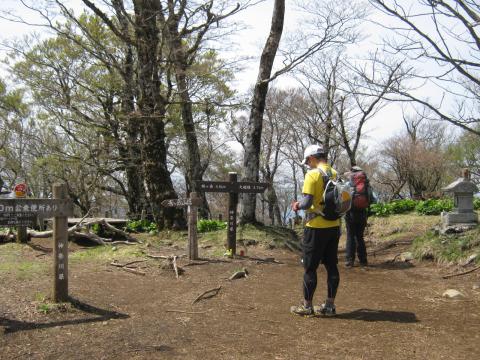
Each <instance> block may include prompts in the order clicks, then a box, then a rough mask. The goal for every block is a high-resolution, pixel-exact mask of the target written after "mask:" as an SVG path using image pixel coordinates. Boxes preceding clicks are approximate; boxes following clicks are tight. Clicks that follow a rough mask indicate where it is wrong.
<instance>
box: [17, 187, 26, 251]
mask: <svg viewBox="0 0 480 360" xmlns="http://www.w3.org/2000/svg"><path fill="white" fill-rule="evenodd" d="M25 196H26V194H25V195H23V196H22V197H23V198H24V197H25ZM15 197H16V198H19V196H18V195H17V192H16V191H15ZM27 241H28V236H27V227H26V226H17V243H19V244H26V243H27Z"/></svg>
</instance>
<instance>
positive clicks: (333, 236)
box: [303, 226, 340, 270]
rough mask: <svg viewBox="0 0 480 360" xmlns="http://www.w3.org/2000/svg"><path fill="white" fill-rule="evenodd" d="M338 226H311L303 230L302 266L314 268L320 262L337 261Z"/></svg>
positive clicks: (326, 263)
mask: <svg viewBox="0 0 480 360" xmlns="http://www.w3.org/2000/svg"><path fill="white" fill-rule="evenodd" d="M339 239H340V227H339V226H335V227H330V228H311V227H305V230H304V231H303V266H304V268H305V269H312V270H314V269H315V270H316V269H317V268H318V265H319V264H320V262H322V263H323V264H325V265H329V264H332V265H333V264H337V263H338V240H339Z"/></svg>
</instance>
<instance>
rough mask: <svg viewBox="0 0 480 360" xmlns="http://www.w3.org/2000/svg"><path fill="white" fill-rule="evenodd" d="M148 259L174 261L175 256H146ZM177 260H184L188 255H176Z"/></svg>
mask: <svg viewBox="0 0 480 360" xmlns="http://www.w3.org/2000/svg"><path fill="white" fill-rule="evenodd" d="M145 256H146V257H149V258H152V259H166V260H171V259H173V256H174V255H168V256H166V255H153V254H145ZM175 256H176V257H177V258H183V257H186V256H187V255H186V254H182V255H175Z"/></svg>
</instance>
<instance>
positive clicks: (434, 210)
mask: <svg viewBox="0 0 480 360" xmlns="http://www.w3.org/2000/svg"><path fill="white" fill-rule="evenodd" d="M452 209H453V201H452V200H451V199H428V200H425V201H419V202H418V204H417V206H416V207H415V210H416V211H417V212H418V213H419V214H422V215H439V214H440V213H441V212H442V211H450V210H452Z"/></svg>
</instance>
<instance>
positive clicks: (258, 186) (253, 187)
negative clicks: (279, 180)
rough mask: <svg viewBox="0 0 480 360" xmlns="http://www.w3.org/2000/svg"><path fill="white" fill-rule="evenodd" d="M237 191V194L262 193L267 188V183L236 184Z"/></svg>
mask: <svg viewBox="0 0 480 360" xmlns="http://www.w3.org/2000/svg"><path fill="white" fill-rule="evenodd" d="M236 185H237V191H236V192H239V193H259V194H261V193H263V192H264V191H265V190H266V189H267V187H268V183H255V182H245V181H244V182H238V183H237V184H236Z"/></svg>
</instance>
